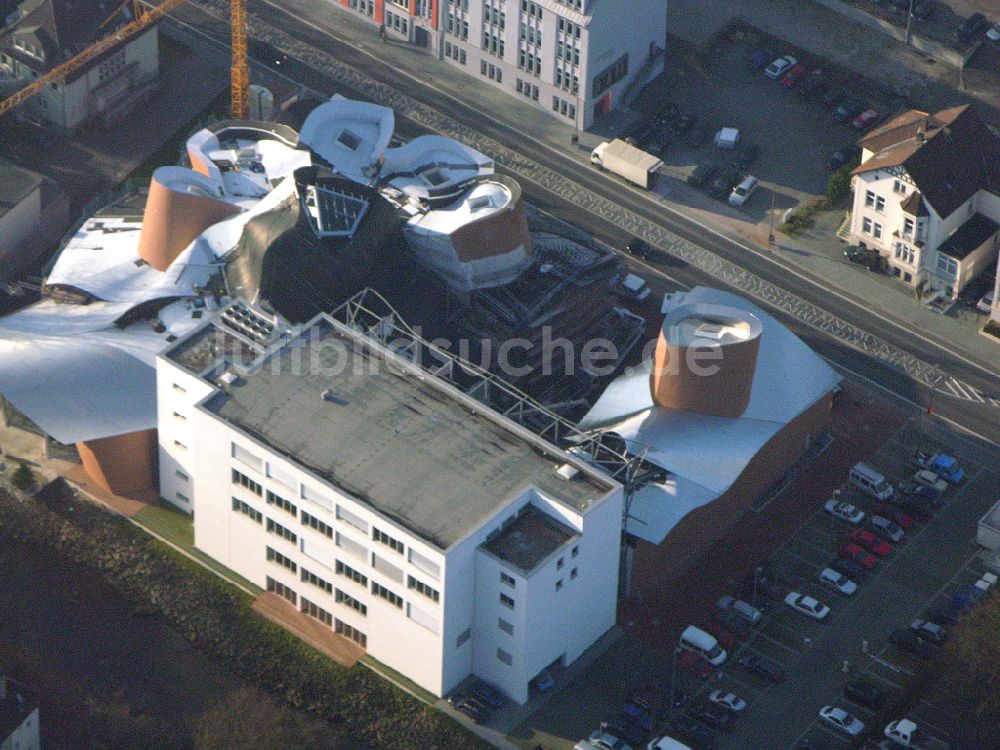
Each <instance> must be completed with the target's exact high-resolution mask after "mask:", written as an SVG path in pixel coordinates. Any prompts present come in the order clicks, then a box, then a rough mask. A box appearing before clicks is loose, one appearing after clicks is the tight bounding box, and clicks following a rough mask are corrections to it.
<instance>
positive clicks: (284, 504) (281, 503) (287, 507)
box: [267, 490, 298, 516]
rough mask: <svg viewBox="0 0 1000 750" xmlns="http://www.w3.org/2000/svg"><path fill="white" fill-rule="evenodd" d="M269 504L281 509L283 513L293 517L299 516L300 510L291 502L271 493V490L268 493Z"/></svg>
mask: <svg viewBox="0 0 1000 750" xmlns="http://www.w3.org/2000/svg"><path fill="white" fill-rule="evenodd" d="M267 504H268V505H274V506H276V507H278V508H281V509H282V510H283V511H285V512H286V513H289V514H291V515H293V516H297V515H298V509H297V508H296V507H295V505H294V504H293V503H292V502H291V501H289V500H286V499H285V498H283V497H281V496H280V495H275V494H274V493H273V492H271V490H268V491H267Z"/></svg>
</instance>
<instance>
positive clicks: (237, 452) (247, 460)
mask: <svg viewBox="0 0 1000 750" xmlns="http://www.w3.org/2000/svg"><path fill="white" fill-rule="evenodd" d="M232 453H233V458H235V459H236V460H237V461H239V462H240V463H241V464H245V465H246V466H249V467H250V468H251V469H255V470H256V471H263V469H264V461H263V459H261V458H260V457H259V456H256V455H254V454H253V453H251V452H250V451H248V450H247V449H246V448H244V447H243V446H241V445H237V444H236V443H233V444H232Z"/></svg>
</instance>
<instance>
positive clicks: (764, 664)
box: [740, 631, 909, 683]
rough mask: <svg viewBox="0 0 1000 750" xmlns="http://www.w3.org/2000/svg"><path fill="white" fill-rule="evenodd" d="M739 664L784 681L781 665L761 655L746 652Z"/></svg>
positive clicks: (771, 680) (756, 672) (766, 678)
mask: <svg viewBox="0 0 1000 750" xmlns="http://www.w3.org/2000/svg"><path fill="white" fill-rule="evenodd" d="M907 632H909V631H907ZM740 664H742V665H743V666H744V667H746V668H747V669H749V670H750V671H751V672H754V673H755V674H758V675H760V676H761V677H763V678H764V679H765V680H768V681H769V682H775V683H777V682H781V681H782V680H783V679H785V670H784V669H782V668H781V665H780V664H778V663H777V662H775V661H772V660H771V659H768V658H767V657H766V656H764V655H763V654H758V653H756V652H754V651H747V652H746V653H745V654H743V655H742V656H741V657H740Z"/></svg>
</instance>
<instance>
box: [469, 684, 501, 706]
mask: <svg viewBox="0 0 1000 750" xmlns="http://www.w3.org/2000/svg"><path fill="white" fill-rule="evenodd" d="M469 693H470V694H471V695H472V696H473V697H475V698H477V699H478V700H481V701H482V702H483V703H485V704H486V705H488V706H489V707H490V708H500V707H501V706H502V705H503V704H504V702H505V701H506V698H505V697H504V694H503V693H501V692H500V691H499V690H497V689H496V688H495V687H493V686H492V685H490V684H489V683H486V682H483V681H482V680H479V679H477V680H475V681H474V682H473V683H472V686H471V687H470V688H469Z"/></svg>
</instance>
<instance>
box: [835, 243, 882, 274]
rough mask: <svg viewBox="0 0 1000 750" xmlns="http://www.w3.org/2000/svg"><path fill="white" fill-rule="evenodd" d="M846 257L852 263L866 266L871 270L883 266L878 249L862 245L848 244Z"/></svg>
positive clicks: (845, 252)
mask: <svg viewBox="0 0 1000 750" xmlns="http://www.w3.org/2000/svg"><path fill="white" fill-rule="evenodd" d="M844 257H845V258H847V259H848V260H849V261H851V263H857V264H858V265H860V266H864V267H865V268H867V269H868V270H869V271H878V270H879V269H880V268H881V267H882V256H881V255H879V252H878V250H875V249H874V248H870V247H861V246H860V245H848V246H847V249H846V250H844Z"/></svg>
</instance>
